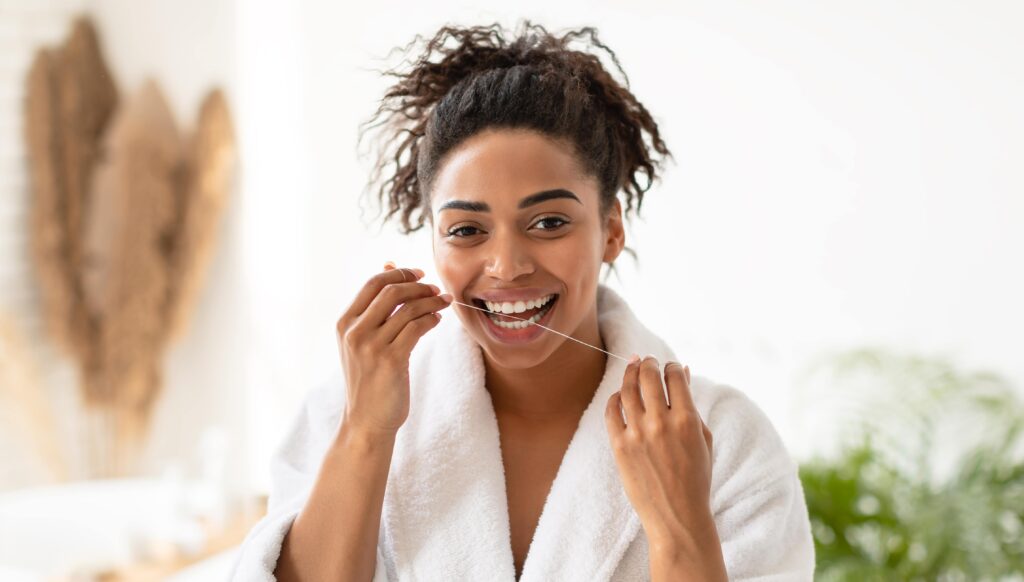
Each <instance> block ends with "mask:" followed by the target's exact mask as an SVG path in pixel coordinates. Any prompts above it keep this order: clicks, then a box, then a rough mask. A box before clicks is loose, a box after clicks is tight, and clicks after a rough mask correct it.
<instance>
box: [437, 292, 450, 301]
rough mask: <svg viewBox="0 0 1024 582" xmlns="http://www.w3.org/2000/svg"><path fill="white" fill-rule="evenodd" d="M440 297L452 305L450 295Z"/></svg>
mask: <svg viewBox="0 0 1024 582" xmlns="http://www.w3.org/2000/svg"><path fill="white" fill-rule="evenodd" d="M440 297H441V299H444V301H445V303H451V302H452V296H451V294H450V293H445V294H444V295H441V296H440Z"/></svg>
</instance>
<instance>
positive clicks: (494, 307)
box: [484, 294, 554, 313]
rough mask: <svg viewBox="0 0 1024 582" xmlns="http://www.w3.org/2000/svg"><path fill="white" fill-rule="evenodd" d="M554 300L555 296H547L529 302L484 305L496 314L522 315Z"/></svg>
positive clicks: (496, 302)
mask: <svg viewBox="0 0 1024 582" xmlns="http://www.w3.org/2000/svg"><path fill="white" fill-rule="evenodd" d="M553 298H554V294H552V295H545V296H544V297H541V298H540V299H530V300H529V301H484V304H485V305H487V309H490V310H491V311H493V312H494V313H522V312H524V311H526V310H527V309H537V308H538V307H543V306H544V305H545V304H547V302H548V301H551V299H553Z"/></svg>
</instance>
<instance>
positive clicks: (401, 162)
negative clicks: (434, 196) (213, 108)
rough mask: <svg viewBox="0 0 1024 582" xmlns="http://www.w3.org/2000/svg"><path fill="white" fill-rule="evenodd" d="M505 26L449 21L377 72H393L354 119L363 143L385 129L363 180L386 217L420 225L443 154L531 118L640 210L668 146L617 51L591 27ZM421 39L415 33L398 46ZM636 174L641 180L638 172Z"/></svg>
mask: <svg viewBox="0 0 1024 582" xmlns="http://www.w3.org/2000/svg"><path fill="white" fill-rule="evenodd" d="M506 36H507V33H506V32H503V31H502V29H501V27H500V26H499V25H498V24H492V25H490V26H471V27H459V26H444V27H442V28H441V29H440V30H438V31H437V33H436V34H435V35H434V37H433V38H431V39H430V40H429V41H428V42H427V43H426V47H425V49H424V50H423V51H422V53H421V54H420V55H419V57H418V58H417V59H416V60H415V61H414V62H413V63H412V67H411V69H410V70H408V71H402V70H400V69H401V68H402V66H401V65H399V66H396V67H395V68H393V69H390V70H387V71H378V72H380V73H382V74H383V75H386V76H391V77H396V78H397V82H396V83H395V84H394V85H392V86H391V87H390V88H389V89H388V90H387V92H386V94H385V95H384V98H383V99H382V100H381V103H380V105H379V107H378V108H377V111H376V113H375V114H374V115H373V116H372V117H371V118H370V119H369V120H367V121H365V122H363V123H362V124H361V125H360V132H359V142H360V143H361V142H362V139H363V136H364V134H365V133H366V132H367V131H368V130H370V129H373V128H377V127H380V128H382V130H381V133H380V136H379V141H378V148H377V149H378V151H379V157H378V158H377V161H376V163H375V165H374V167H373V171H372V174H371V178H370V181H369V184H368V189H369V190H373V189H374V188H373V187H374V185H375V184H379V189H378V190H377V192H376V197H377V198H378V200H379V202H380V204H381V207H382V208H386V214H385V216H384V220H385V221H387V220H389V219H391V218H392V217H395V216H398V217H399V218H400V222H401V227H402V229H403V232H405V233H409V232H412V231H415V230H418V229H419V228H421V227H422V226H423V224H424V222H425V221H426V220H427V218H428V217H429V214H430V206H429V197H430V191H431V186H432V184H433V181H434V179H435V177H436V176H437V173H438V170H439V168H440V163H441V162H442V160H443V159H444V156H445V154H447V153H448V152H450V151H452V149H453V148H455V147H456V146H457V145H459V144H460V143H462V142H463V141H465V140H466V139H467V138H469V137H471V136H473V135H474V134H476V133H478V132H480V131H482V130H484V129H488V128H507V129H531V130H535V131H538V132H540V133H543V134H544V135H546V136H548V137H550V138H553V139H556V140H559V141H560V142H564V143H567V144H569V145H571V146H572V149H573V150H574V153H575V154H576V156H577V158H578V159H579V161H580V162H581V163H582V168H583V169H584V170H585V171H586V172H587V173H588V174H589V175H591V176H593V177H595V178H596V179H597V181H598V183H599V185H600V196H601V203H602V207H603V209H605V210H607V209H608V208H610V206H611V204H612V203H613V201H614V200H615V199H616V196H617V195H618V192H619V190H622V191H623V197H624V199H625V211H626V214H627V216H628V215H629V212H630V211H631V210H632V211H633V212H634V214H638V213H639V210H640V205H641V203H642V202H643V197H644V193H645V192H646V191H647V190H648V189H650V187H651V185H652V184H653V182H654V180H655V179H656V178H658V177H659V176H658V172H659V171H660V170H661V167H662V163H663V162H664V158H665V157H666V156H667V157H672V154H671V153H670V152H669V150H668V148H667V147H666V146H665V143H664V142H663V141H662V139H661V136H660V134H659V132H658V125H657V124H656V123H655V122H654V119H653V118H652V117H651V114H650V113H648V111H647V109H646V108H645V107H644V106H643V105H642V104H641V103H640V102H639V101H637V99H636V97H635V96H634V95H633V94H632V93H631V92H630V91H629V78H628V76H627V75H626V73H625V71H623V70H622V66H621V65H620V64H619V60H618V58H617V56H616V55H615V53H614V52H613V51H612V50H611V49H609V48H608V47H607V46H605V45H604V44H602V43H601V41H600V40H598V37H597V31H596V30H595V29H594V28H593V27H589V26H588V27H583V28H579V29H577V30H569V31H568V32H565V33H564V34H562V35H561V36H558V35H556V34H552V33H549V32H548V31H547V30H546V29H545V28H544V27H543V26H541V25H539V24H533V23H532V22H531V21H530V20H525V21H523V22H522V23H521V29H520V31H519V33H518V34H517V35H515V37H514V38H513V39H512V40H506ZM576 39H589V42H590V44H592V45H594V46H596V47H599V48H601V49H603V50H604V51H606V52H607V53H608V54H609V55H610V56H611V59H612V62H613V63H614V64H615V67H616V68H617V69H618V71H619V73H621V75H622V79H623V82H622V83H620V82H619V81H617V80H616V79H615V78H614V77H613V76H612V75H611V74H609V72H608V71H607V70H605V68H604V67H603V66H602V63H601V60H600V58H599V57H598V55H596V54H592V53H590V52H585V51H580V50H573V49H571V48H570V47H569V45H570V43H571V42H573V41H574V40H576ZM423 40H424V39H423V37H421V36H420V35H416V37H415V38H414V39H413V40H412V41H411V42H410V43H409V44H408V45H407V46H406V47H405V48H404V49H403V50H404V53H405V54H409V52H410V51H411V50H412V49H413V48H414V47H416V46H417V45H418V44H419V43H421V42H422V41H423ZM392 53H394V50H392ZM389 56H390V54H389ZM648 142H649V143H648ZM380 144H383V146H381V145H380ZM652 150H653V151H652ZM657 154H660V155H661V157H660V158H659V157H657ZM385 173H387V174H388V177H387V179H386V180H382V178H383V176H384V175H385ZM641 174H643V175H645V177H646V180H645V184H641V183H640V181H639V180H638V176H639V175H641Z"/></svg>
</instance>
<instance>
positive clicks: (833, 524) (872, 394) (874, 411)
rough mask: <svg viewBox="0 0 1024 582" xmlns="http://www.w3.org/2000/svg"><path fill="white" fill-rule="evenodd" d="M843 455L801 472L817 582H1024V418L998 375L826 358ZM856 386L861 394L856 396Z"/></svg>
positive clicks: (865, 358)
mask: <svg viewBox="0 0 1024 582" xmlns="http://www.w3.org/2000/svg"><path fill="white" fill-rule="evenodd" d="M823 368H825V369H827V370H829V371H831V372H833V380H832V381H830V382H828V383H827V385H828V386H829V388H828V393H829V394H831V395H832V396H833V397H836V395H839V396H838V398H839V399H840V400H843V399H844V398H845V401H844V402H846V403H847V404H849V403H855V405H848V406H847V408H846V409H847V412H848V414H847V415H846V418H844V419H842V420H841V422H838V423H837V425H836V428H837V429H841V428H846V429H847V431H846V432H845V433H844V435H843V438H844V439H845V440H844V442H843V443H842V444H841V445H840V447H839V449H838V454H834V455H830V456H827V457H825V456H820V455H819V456H818V457H816V458H814V459H813V460H811V461H809V462H804V463H801V467H800V479H801V481H802V483H803V487H804V494H805V496H806V499H807V505H808V511H809V513H810V518H811V527H812V531H813V533H814V539H815V549H816V555H817V574H816V578H817V579H818V580H829V581H831V580H857V581H861V580H864V581H870V580H945V581H953V580H970V581H975V580H979V581H980V580H1024V462H1022V460H1021V457H1022V455H1021V448H1022V445H1024V439H1022V438H1021V437H1022V432H1024V408H1022V406H1021V402H1020V400H1019V398H1018V397H1017V395H1016V394H1015V392H1014V391H1013V390H1012V389H1011V387H1010V386H1009V385H1008V384H1007V383H1006V382H1005V381H1004V380H1002V379H1001V378H1000V377H998V376H996V375H994V374H991V373H987V372H980V373H978V372H973V373H965V372H961V371H959V370H957V369H955V368H954V367H953V366H952V365H950V364H949V363H948V362H947V361H945V360H944V359H940V358H922V357H917V356H900V355H896V354H893V353H890V352H887V351H884V350H877V349H864V350H857V351H854V352H848V353H844V354H841V355H839V356H838V357H827V358H826V359H824V360H822V361H820V362H818V363H816V364H814V365H813V366H812V368H811V369H812V373H813V372H817V371H820V370H821V369H823ZM851 387H852V388H853V389H852V390H850V388H851Z"/></svg>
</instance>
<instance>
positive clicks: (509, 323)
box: [491, 312, 545, 329]
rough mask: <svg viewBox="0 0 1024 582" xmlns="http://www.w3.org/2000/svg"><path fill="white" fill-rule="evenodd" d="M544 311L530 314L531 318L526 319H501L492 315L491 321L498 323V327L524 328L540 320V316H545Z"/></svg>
mask: <svg viewBox="0 0 1024 582" xmlns="http://www.w3.org/2000/svg"><path fill="white" fill-rule="evenodd" d="M544 313H545V312H537V313H534V314H533V315H532V316H530V318H529V319H526V320H517V321H499V320H498V319H497V318H494V317H492V318H491V321H493V322H494V325H497V326H498V327H503V328H505V329H523V328H524V327H526V326H528V325H530V324H532V323H537V322H538V321H539V320H540V318H541V317H543V316H544Z"/></svg>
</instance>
